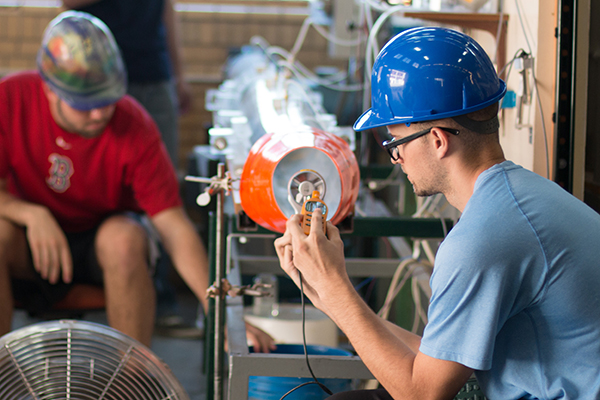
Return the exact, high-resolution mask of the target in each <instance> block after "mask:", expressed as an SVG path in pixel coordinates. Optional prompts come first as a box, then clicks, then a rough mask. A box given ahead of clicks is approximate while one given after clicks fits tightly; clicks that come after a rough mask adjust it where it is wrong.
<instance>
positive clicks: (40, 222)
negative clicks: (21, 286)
mask: <svg viewBox="0 0 600 400" xmlns="http://www.w3.org/2000/svg"><path fill="white" fill-rule="evenodd" d="M0 218H4V219H6V220H8V221H11V222H12V223H14V224H16V225H18V226H22V227H24V228H25V229H26V234H27V240H28V242H29V248H30V250H31V255H32V258H33V265H34V267H35V269H36V271H38V272H39V273H40V274H41V276H42V278H44V279H48V281H49V282H50V283H56V282H58V279H59V278H60V276H61V275H62V279H63V281H64V282H71V279H72V276H73V263H72V260H71V251H70V250H69V245H68V243H67V238H66V237H65V234H64V232H63V230H62V229H61V228H60V226H59V225H58V222H56V219H55V218H54V216H53V215H52V213H51V212H50V211H49V210H48V208H46V207H44V206H42V205H39V204H33V203H29V202H26V201H23V200H20V199H18V198H16V197H15V196H13V195H12V194H10V193H9V192H8V189H7V182H6V179H0Z"/></svg>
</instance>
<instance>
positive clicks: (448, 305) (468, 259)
mask: <svg viewBox="0 0 600 400" xmlns="http://www.w3.org/2000/svg"><path fill="white" fill-rule="evenodd" d="M451 234H452V232H451ZM447 239H448V238H447ZM461 239H462V240H461V241H460V243H461V246H453V241H452V240H449V241H448V242H447V241H445V242H443V243H442V245H441V246H440V249H439V250H438V254H437V255H436V263H435V267H434V272H433V274H432V276H431V282H430V283H431V289H432V296H431V301H430V305H429V312H428V323H427V326H426V327H425V331H424V332H423V338H422V341H421V347H420V351H421V352H422V353H424V354H427V355H428V356H430V357H434V358H437V359H443V360H448V361H454V362H458V363H460V364H463V365H465V366H467V367H469V368H473V369H476V370H487V369H490V368H491V364H492V358H493V353H494V347H495V341H496V336H497V334H498V332H499V331H500V329H502V326H503V325H504V323H505V322H506V321H507V320H508V318H510V316H512V315H514V314H515V313H516V312H518V311H519V310H521V309H522V308H524V307H525V306H526V305H527V304H528V302H530V301H531V299H532V296H533V293H530V294H525V295H524V293H526V292H527V291H528V290H529V289H531V288H529V289H528V288H527V287H528V284H527V283H526V282H528V281H529V280H530V278H529V277H528V276H527V274H528V273H529V270H528V269H527V262H528V260H525V259H523V258H521V259H519V256H518V254H519V252H520V251H519V248H518V245H515V246H513V247H507V246H506V245H505V244H504V243H501V242H503V241H504V240H503V238H497V240H498V241H493V242H488V244H487V245H485V244H484V245H482V244H481V243H482V242H481V241H476V240H468V238H461ZM465 239H467V240H465ZM471 239H472V238H471ZM499 242H500V243H499ZM465 243H478V244H477V245H475V244H466V245H465ZM484 243H485V242H484ZM458 249H460V250H458ZM505 249H509V251H510V252H509V253H507V252H506V250H505ZM511 253H512V254H511ZM521 254H523V253H521Z"/></svg>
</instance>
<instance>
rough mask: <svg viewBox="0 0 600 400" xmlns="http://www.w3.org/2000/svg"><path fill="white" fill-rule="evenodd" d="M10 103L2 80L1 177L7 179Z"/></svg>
mask: <svg viewBox="0 0 600 400" xmlns="http://www.w3.org/2000/svg"><path fill="white" fill-rule="evenodd" d="M9 104H10V102H9V101H8V96H7V93H6V83H4V84H3V82H2V81H0V179H6V177H7V175H8V169H9V159H8V154H7V149H8V143H7V140H8V138H7V135H8V133H7V130H8V124H7V122H8V121H7V118H8V115H10V114H9V111H8V110H7V107H8V106H9Z"/></svg>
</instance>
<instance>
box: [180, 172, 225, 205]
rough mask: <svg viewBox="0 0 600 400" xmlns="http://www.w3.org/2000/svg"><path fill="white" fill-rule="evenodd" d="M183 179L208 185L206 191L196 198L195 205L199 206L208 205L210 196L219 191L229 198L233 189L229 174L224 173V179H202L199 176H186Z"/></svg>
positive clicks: (215, 177) (214, 177)
mask: <svg viewBox="0 0 600 400" xmlns="http://www.w3.org/2000/svg"><path fill="white" fill-rule="evenodd" d="M184 179H185V180H186V181H188V182H198V183H206V184H208V185H209V186H208V187H207V188H206V189H204V192H203V193H200V195H199V196H198V197H197V198H196V203H197V204H198V205H199V206H206V205H208V203H210V199H211V197H212V195H214V194H216V193H218V192H220V191H221V190H223V191H225V194H226V195H227V196H229V194H230V193H231V190H232V187H233V186H232V182H233V180H232V179H231V175H230V174H229V172H225V177H224V178H218V177H217V176H213V177H212V178H203V177H200V176H191V175H187V176H186V177H185V178H184Z"/></svg>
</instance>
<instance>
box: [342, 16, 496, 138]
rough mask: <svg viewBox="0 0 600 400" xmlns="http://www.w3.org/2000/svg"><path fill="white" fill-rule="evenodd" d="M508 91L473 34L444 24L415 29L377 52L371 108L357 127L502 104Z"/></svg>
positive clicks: (433, 117) (431, 117)
mask: <svg viewBox="0 0 600 400" xmlns="http://www.w3.org/2000/svg"><path fill="white" fill-rule="evenodd" d="M505 92H506V84H505V83H504V81H502V80H501V79H499V78H498V75H497V74H496V70H495V69H494V66H493V64H492V62H491V60H490V58H489V57H488V55H487V54H486V53H485V51H484V50H483V48H482V47H481V46H480V45H479V44H478V43H477V42H476V41H475V40H473V39H472V38H471V37H469V36H467V35H465V34H463V33H460V32H457V31H454V30H451V29H446V28H439V27H418V28H412V29H408V30H405V31H403V32H401V33H399V34H398V35H396V36H395V37H393V38H392V39H391V40H390V41H389V42H388V43H387V44H386V45H385V46H384V47H383V49H381V51H380V52H379V55H378V56H377V58H376V60H375V64H374V65H373V71H372V75H371V105H372V106H371V108H370V109H369V110H367V111H366V112H365V113H364V114H363V115H361V116H360V118H358V119H357V120H356V122H355V123H354V129H355V130H357V131H362V130H365V129H369V128H375V127H379V126H386V125H394V124H401V123H407V124H409V123H412V122H421V121H431V120H437V119H443V118H449V117H455V116H459V115H464V114H468V113H470V112H473V111H477V110H481V109H483V108H485V107H487V106H489V105H492V104H494V103H496V102H498V101H499V100H500V99H501V98H502V96H504V93H505Z"/></svg>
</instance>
